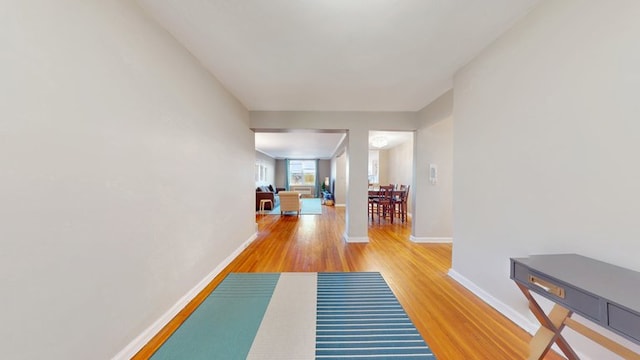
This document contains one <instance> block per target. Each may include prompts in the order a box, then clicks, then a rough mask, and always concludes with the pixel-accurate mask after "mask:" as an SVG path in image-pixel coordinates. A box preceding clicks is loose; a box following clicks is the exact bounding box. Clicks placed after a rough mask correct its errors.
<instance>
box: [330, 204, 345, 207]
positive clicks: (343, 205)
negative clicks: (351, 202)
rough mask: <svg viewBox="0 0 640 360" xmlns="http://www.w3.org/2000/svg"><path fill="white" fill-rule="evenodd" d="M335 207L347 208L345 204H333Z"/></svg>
mask: <svg viewBox="0 0 640 360" xmlns="http://www.w3.org/2000/svg"><path fill="white" fill-rule="evenodd" d="M333 206H335V207H347V204H334V205H333Z"/></svg>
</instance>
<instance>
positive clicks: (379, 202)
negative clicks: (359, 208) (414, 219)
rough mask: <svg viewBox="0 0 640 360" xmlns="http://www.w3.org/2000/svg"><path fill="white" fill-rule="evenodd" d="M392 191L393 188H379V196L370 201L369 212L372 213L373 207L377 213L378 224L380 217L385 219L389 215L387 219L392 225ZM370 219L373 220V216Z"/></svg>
mask: <svg viewBox="0 0 640 360" xmlns="http://www.w3.org/2000/svg"><path fill="white" fill-rule="evenodd" d="M393 190H394V186H391V185H390V186H384V185H383V186H380V193H379V194H380V195H378V197H375V198H373V199H372V200H371V201H372V205H371V206H372V208H371V210H372V211H373V205H375V206H376V210H377V213H378V222H380V219H381V218H382V217H385V218H386V217H387V215H389V218H390V219H391V223H392V224H393V218H394V215H393V212H394V209H393V208H394V207H393V205H394V203H393ZM371 219H372V220H373V215H371Z"/></svg>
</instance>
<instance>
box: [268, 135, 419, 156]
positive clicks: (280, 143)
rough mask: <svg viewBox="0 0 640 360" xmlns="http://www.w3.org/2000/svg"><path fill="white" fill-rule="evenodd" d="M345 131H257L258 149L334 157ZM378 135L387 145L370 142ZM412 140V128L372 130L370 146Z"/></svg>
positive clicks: (275, 154)
mask: <svg viewBox="0 0 640 360" xmlns="http://www.w3.org/2000/svg"><path fill="white" fill-rule="evenodd" d="M345 136H346V134H345V133H319V132H287V133H284V132H279V133H266V132H257V133H256V150H258V151H260V152H261V153H264V154H266V155H269V156H270V157H272V158H275V159H331V157H333V156H334V155H338V154H337V153H336V152H337V150H338V147H339V146H340V143H341V142H342V139H343V138H344V137H345ZM375 137H383V138H384V139H385V140H386V142H387V144H386V145H384V146H381V147H375V146H372V145H371V141H372V139H373V138H375ZM412 140H413V132H410V131H370V132H369V148H370V149H378V150H386V149H391V148H393V147H396V146H398V145H400V144H404V143H406V142H408V141H412Z"/></svg>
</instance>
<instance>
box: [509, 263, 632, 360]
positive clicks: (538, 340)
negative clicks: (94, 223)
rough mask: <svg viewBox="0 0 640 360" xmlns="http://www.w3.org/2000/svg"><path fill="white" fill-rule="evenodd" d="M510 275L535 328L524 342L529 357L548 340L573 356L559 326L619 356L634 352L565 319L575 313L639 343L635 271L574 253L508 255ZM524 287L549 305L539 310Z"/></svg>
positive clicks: (540, 354) (534, 356) (546, 346)
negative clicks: (535, 322)
mask: <svg viewBox="0 0 640 360" xmlns="http://www.w3.org/2000/svg"><path fill="white" fill-rule="evenodd" d="M511 279H512V280H514V281H515V282H516V284H517V285H518V287H519V288H520V290H521V291H522V293H523V294H524V296H525V297H526V298H527V300H528V301H529V309H530V310H531V312H533V314H534V315H535V316H536V318H537V319H538V321H539V322H540V324H541V326H540V328H539V329H538V331H537V332H536V334H535V335H534V337H533V339H532V340H531V342H530V343H529V349H530V354H529V359H542V358H544V356H545V354H546V353H547V352H548V351H549V349H550V348H551V346H552V345H553V343H556V344H558V347H560V349H561V350H562V352H563V353H564V354H565V355H566V356H567V358H568V359H569V360H573V359H578V356H577V355H576V353H575V352H574V351H573V349H572V348H571V346H569V344H568V343H567V341H566V340H565V339H564V337H563V336H562V335H561V334H560V332H561V331H562V329H563V328H564V327H565V326H568V327H570V328H571V329H573V330H575V331H576V332H578V333H580V334H582V335H584V336H586V337H588V338H589V339H591V340H593V341H595V342H597V343H598V344H600V345H602V346H604V347H606V348H607V349H609V350H611V351H613V352H614V353H616V354H618V355H620V356H622V357H623V358H625V359H634V360H636V359H638V360H640V354H638V353H636V352H634V351H632V350H631V349H629V348H627V347H625V346H623V345H621V344H620V343H617V342H615V341H613V340H611V339H610V338H608V337H606V336H604V335H602V334H600V333H598V332H597V331H595V330H593V329H591V328H589V327H588V326H587V325H584V324H582V323H580V322H577V321H575V320H573V319H572V318H571V315H572V314H573V313H574V312H575V313H577V314H580V315H582V316H584V317H585V318H586V319H589V320H591V321H593V322H594V323H596V324H598V325H600V326H602V327H604V328H606V329H609V330H611V331H613V332H615V333H617V334H619V335H621V336H623V337H625V338H627V339H629V340H631V341H632V342H634V343H636V344H640V273H639V272H636V271H632V270H629V269H624V268H621V267H619V266H615V265H611V264H607V263H605V262H602V261H598V260H594V259H591V258H588V257H584V256H580V255H575V254H558V255H533V256H529V257H526V258H512V259H511ZM530 291H533V292H535V293H537V294H540V295H542V296H543V297H545V298H547V299H549V300H551V301H553V302H554V303H555V305H554V307H553V309H552V310H551V312H550V313H549V314H548V315H547V314H545V313H544V311H543V310H542V308H540V305H539V304H538V303H537V301H536V300H535V298H534V297H533V296H532V295H531V293H530Z"/></svg>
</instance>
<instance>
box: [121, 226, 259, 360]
mask: <svg viewBox="0 0 640 360" xmlns="http://www.w3.org/2000/svg"><path fill="white" fill-rule="evenodd" d="M257 237H258V233H257V232H256V233H254V234H253V235H251V237H250V238H249V239H248V240H247V241H245V242H244V243H242V245H240V246H239V247H238V248H237V249H236V250H235V251H234V252H233V253H231V255H229V256H228V257H227V258H226V259H224V260H223V261H222V262H221V263H220V264H218V266H216V267H215V269H213V270H212V271H211V272H210V273H209V274H208V275H207V276H205V277H204V279H202V280H200V282H199V283H198V284H197V285H196V286H194V287H193V288H192V289H191V290H189V292H187V293H186V294H185V295H184V296H183V297H182V298H180V300H178V302H176V303H175V304H174V305H173V306H172V307H171V308H170V309H169V310H167V312H166V313H164V314H163V315H162V316H161V317H160V318H159V319H158V320H156V321H155V322H154V323H153V324H151V326H149V327H148V328H147V329H146V330H144V331H143V332H142V333H141V334H140V335H138V337H136V338H135V339H133V341H131V342H130V343H129V345H127V346H126V347H125V348H124V349H122V350H121V351H120V352H119V353H118V354H116V355H115V356H114V357H113V358H112V360H128V359H131V358H132V357H133V356H134V355H135V354H136V353H137V352H138V351H140V349H142V347H143V346H145V345H146V344H147V343H148V342H149V341H150V340H151V338H153V337H154V336H155V335H156V334H157V333H158V332H160V330H162V328H163V327H164V326H165V325H167V323H169V321H171V320H172V319H173V318H174V317H175V316H176V315H177V314H178V313H179V312H180V311H181V310H182V309H184V307H185V306H187V304H188V303H189V302H190V301H191V300H192V299H193V298H195V297H196V295H198V294H199V293H200V291H202V289H204V288H205V287H206V286H207V285H209V283H210V282H211V281H213V279H214V278H215V277H216V276H218V274H220V273H221V272H222V270H224V268H226V267H227V266H228V265H229V264H230V263H231V261H233V259H235V258H236V257H237V256H238V255H240V253H241V252H242V251H244V249H245V248H246V247H247V246H249V244H251V243H252V242H253V241H254V240H255V239H256V238H257Z"/></svg>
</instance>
